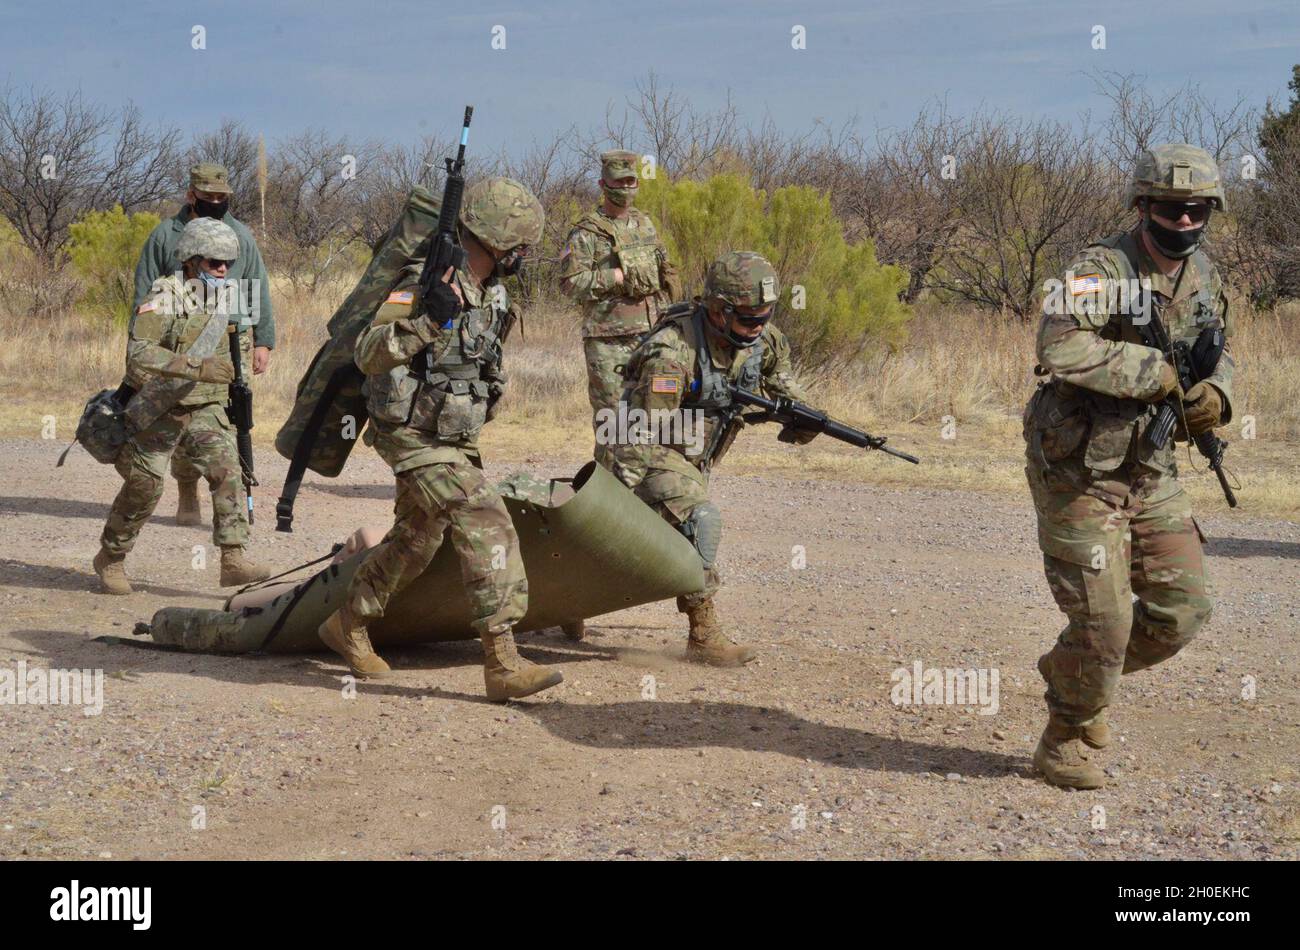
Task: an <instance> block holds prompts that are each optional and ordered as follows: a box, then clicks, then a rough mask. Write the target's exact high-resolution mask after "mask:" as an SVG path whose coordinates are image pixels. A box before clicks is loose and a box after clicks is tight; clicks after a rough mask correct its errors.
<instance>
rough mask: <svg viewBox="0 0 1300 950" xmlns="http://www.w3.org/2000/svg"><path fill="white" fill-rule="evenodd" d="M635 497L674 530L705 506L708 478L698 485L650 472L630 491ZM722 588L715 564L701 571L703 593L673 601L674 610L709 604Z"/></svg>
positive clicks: (670, 473) (678, 476)
mask: <svg viewBox="0 0 1300 950" xmlns="http://www.w3.org/2000/svg"><path fill="white" fill-rule="evenodd" d="M634 491H635V492H636V496H637V497H638V498H640V499H641V500H642V501H644V502H645V503H646V504H647V505H649V506H650V507H651V508H653V509H654V510H655V511H657V512H659V514H660V516H661V517H662V518H663V519H664V520H665V521H667V522H668V523H669V524H671V525H672V526H673V527H674V528H680V527H681V525H683V524H685V523H686V522H687V521H689V520H690V518H691V515H692V514H693V513H694V512H695V509H696V508H698V507H699V506H700V505H704V504H708V503H709V477H708V475H705V476H704V482H703V484H701V483H700V482H699V481H696V480H695V479H693V478H689V477H687V476H685V475H682V474H680V473H678V472H673V471H665V470H663V469H651V470H650V471H649V472H647V473H646V476H645V478H643V479H642V480H641V483H640V484H639V485H637V486H636V488H635V489H634ZM721 586H722V575H721V574H719V573H718V566H717V564H716V563H714V564H713V565H711V566H709V567H706V568H705V570H704V589H703V590H702V591H700V592H699V593H698V594H687V595H685V596H682V597H678V598H677V609H678V610H680V611H682V612H683V613H685V612H686V611H687V610H689V609H691V608H693V607H698V606H699V605H700V604H702V603H704V602H705V601H706V600H710V599H711V598H712V597H713V595H714V594H716V593H717V592H718V588H719V587H721Z"/></svg>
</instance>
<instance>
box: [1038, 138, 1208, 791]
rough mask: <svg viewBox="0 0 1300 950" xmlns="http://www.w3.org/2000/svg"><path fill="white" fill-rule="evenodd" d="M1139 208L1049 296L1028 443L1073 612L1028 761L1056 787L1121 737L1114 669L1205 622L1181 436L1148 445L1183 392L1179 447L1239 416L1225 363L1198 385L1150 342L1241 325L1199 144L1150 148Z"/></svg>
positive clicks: (1043, 521) (1138, 190) (1092, 776)
mask: <svg viewBox="0 0 1300 950" xmlns="http://www.w3.org/2000/svg"><path fill="white" fill-rule="evenodd" d="M1128 200H1129V204H1130V206H1131V207H1133V208H1135V209H1136V210H1137V213H1138V218H1137V221H1136V223H1135V224H1134V225H1133V227H1132V228H1131V229H1130V230H1129V231H1126V232H1124V233H1121V234H1115V235H1112V236H1110V237H1108V238H1104V239H1102V240H1100V241H1098V242H1096V243H1095V244H1092V245H1089V246H1088V247H1086V248H1085V249H1084V250H1083V251H1082V252H1081V253H1080V254H1079V255H1078V256H1076V257H1075V259H1074V260H1073V262H1072V263H1071V264H1070V266H1069V268H1068V269H1067V273H1066V274H1065V279H1064V282H1063V293H1062V294H1057V295H1053V294H1050V293H1049V296H1048V299H1047V301H1046V302H1045V304H1044V308H1043V317H1042V323H1041V324H1040V327H1039V333H1038V361H1039V364H1040V365H1039V367H1038V370H1037V372H1038V373H1039V375H1043V376H1046V377H1047V381H1046V382H1044V383H1043V384H1041V385H1040V386H1039V388H1038V390H1037V392H1035V394H1034V396H1033V397H1032V398H1031V400H1030V402H1029V405H1028V406H1027V407H1026V409H1025V417H1024V424H1025V427H1024V434H1025V438H1026V440H1027V443H1028V444H1027V450H1026V451H1027V465H1026V468H1025V473H1026V475H1027V477H1028V479H1029V485H1030V490H1031V492H1032V495H1033V500H1034V506H1035V509H1036V510H1037V516H1038V543H1039V547H1040V548H1041V549H1042V552H1043V566H1044V569H1045V571H1046V574H1047V582H1048V585H1049V586H1050V587H1051V590H1052V595H1053V597H1054V598H1055V599H1056V603H1057V606H1058V607H1059V608H1060V610H1061V612H1062V613H1064V614H1065V615H1066V617H1067V619H1068V624H1067V626H1066V628H1065V629H1064V630H1063V631H1062V632H1061V634H1060V636H1059V637H1058V638H1057V641H1056V644H1055V645H1054V646H1053V647H1052V649H1051V650H1050V651H1048V652H1047V653H1045V654H1044V655H1043V656H1042V657H1041V658H1040V659H1039V661H1038V670H1039V672H1040V673H1041V674H1042V676H1043V679H1044V680H1045V681H1046V683H1047V692H1046V694H1045V697H1044V698H1045V699H1046V701H1047V710H1048V722H1047V728H1046V729H1045V730H1044V732H1043V736H1042V739H1041V741H1040V742H1039V744H1038V748H1037V751H1036V752H1035V753H1034V764H1035V766H1037V768H1038V769H1039V771H1040V772H1042V773H1043V775H1044V776H1045V777H1046V778H1047V781H1048V782H1050V783H1052V784H1053V785H1062V786H1070V787H1074V788H1098V787H1100V786H1101V785H1102V784H1103V783H1104V781H1105V775H1104V773H1103V772H1102V769H1101V767H1100V766H1099V765H1098V763H1097V756H1096V755H1095V753H1094V752H1092V751H1091V750H1099V749H1104V748H1105V747H1106V746H1107V745H1109V744H1110V741H1111V730H1110V727H1109V725H1108V724H1107V709H1108V707H1109V706H1110V705H1111V703H1112V702H1113V701H1114V699H1115V697H1116V695H1117V693H1118V690H1119V685H1120V677H1121V675H1125V674H1129V673H1137V672H1139V671H1141V670H1145V669H1147V668H1148V667H1151V666H1154V665H1155V664H1157V663H1161V662H1163V661H1165V660H1167V659H1169V658H1170V657H1172V656H1173V655H1174V654H1176V653H1177V652H1178V651H1179V650H1181V649H1182V648H1183V647H1184V646H1186V645H1187V644H1188V643H1189V642H1190V641H1191V640H1192V638H1193V637H1195V636H1196V633H1197V631H1198V630H1200V628H1201V626H1202V625H1203V624H1204V623H1205V621H1206V619H1207V618H1208V617H1209V615H1210V608H1211V600H1210V595H1209V593H1208V592H1207V589H1206V575H1205V558H1204V554H1203V552H1202V550H1201V544H1202V542H1203V540H1204V538H1203V537H1202V536H1201V532H1200V529H1199V528H1198V527H1197V524H1196V522H1195V520H1194V519H1193V517H1192V507H1191V504H1190V502H1189V501H1188V498H1187V495H1186V494H1185V493H1184V491H1183V489H1182V487H1181V485H1180V484H1179V482H1178V467H1177V464H1176V457H1177V454H1176V445H1175V440H1169V441H1167V442H1164V443H1162V444H1158V445H1156V444H1153V443H1156V442H1159V440H1154V439H1147V438H1144V436H1145V435H1146V432H1147V429H1148V427H1149V426H1151V425H1152V423H1153V422H1154V421H1155V419H1156V417H1157V412H1158V407H1159V405H1160V404H1161V403H1162V402H1164V401H1165V400H1166V399H1167V397H1169V396H1170V395H1171V394H1178V395H1179V397H1180V398H1179V403H1180V406H1181V408H1180V411H1179V413H1178V417H1179V418H1178V431H1177V436H1176V441H1182V442H1186V441H1187V440H1188V436H1189V434H1190V435H1191V436H1192V437H1195V436H1197V435H1199V434H1201V433H1203V432H1206V431H1208V430H1209V429H1212V428H1214V427H1216V426H1219V425H1223V424H1224V423H1226V422H1228V421H1229V420H1230V419H1231V418H1232V377H1233V363H1232V357H1231V355H1230V354H1229V353H1228V352H1227V351H1226V350H1225V351H1224V353H1223V355H1222V356H1221V357H1220V358H1219V362H1218V366H1217V368H1216V369H1215V370H1214V372H1213V373H1212V374H1211V375H1210V376H1209V377H1208V378H1207V379H1205V380H1204V381H1202V382H1198V383H1196V384H1195V385H1194V386H1192V387H1191V388H1190V389H1188V390H1187V392H1185V393H1183V392H1181V390H1180V387H1179V382H1178V377H1177V375H1176V374H1175V372H1174V370H1173V368H1172V367H1171V365H1170V363H1169V361H1168V360H1167V358H1166V356H1167V354H1165V353H1162V352H1161V351H1160V350H1158V349H1155V348H1153V347H1150V346H1146V345H1144V344H1143V343H1142V342H1141V335H1140V333H1139V330H1138V327H1139V326H1141V325H1142V323H1139V321H1143V322H1144V321H1147V320H1159V321H1162V322H1163V324H1164V325H1165V327H1166V329H1167V331H1168V337H1169V340H1170V341H1171V342H1172V343H1173V344H1174V345H1175V346H1177V345H1179V344H1189V345H1190V344H1192V343H1193V342H1195V341H1196V340H1197V339H1198V338H1199V337H1201V336H1202V335H1203V334H1205V333H1207V332H1209V333H1210V334H1213V333H1215V332H1216V331H1217V332H1221V333H1222V334H1223V335H1224V336H1225V337H1227V336H1229V335H1230V334H1231V331H1232V325H1231V322H1230V318H1229V308H1228V299H1227V296H1226V295H1225V293H1224V288H1223V282H1222V281H1221V280H1220V279H1219V275H1218V272H1217V271H1216V270H1215V268H1214V265H1213V264H1212V263H1211V261H1210V259H1209V257H1208V256H1207V255H1206V253H1205V251H1204V250H1203V249H1202V248H1201V242H1202V240H1203V238H1204V236H1205V229H1206V227H1207V226H1208V224H1209V221H1210V218H1211V216H1212V214H1213V212H1214V211H1215V210H1219V211H1222V210H1223V208H1224V194H1223V186H1222V184H1221V183H1220V181H1219V169H1218V166H1217V165H1216V164H1215V162H1214V159H1213V158H1211V157H1210V156H1209V155H1208V154H1207V153H1206V152H1205V151H1203V150H1202V149H1199V148H1195V147H1193V146H1191V145H1186V144H1175V145H1157V146H1155V147H1154V148H1151V149H1148V150H1145V151H1143V152H1142V153H1141V154H1140V155H1139V156H1138V159H1137V164H1136V168H1135V170H1134V175H1133V180H1132V183H1131V185H1130V187H1129V192H1128Z"/></svg>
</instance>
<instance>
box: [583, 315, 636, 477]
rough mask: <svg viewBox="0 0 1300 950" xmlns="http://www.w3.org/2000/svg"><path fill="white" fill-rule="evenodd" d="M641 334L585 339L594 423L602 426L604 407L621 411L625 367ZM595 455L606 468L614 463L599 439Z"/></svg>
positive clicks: (584, 345)
mask: <svg viewBox="0 0 1300 950" xmlns="http://www.w3.org/2000/svg"><path fill="white" fill-rule="evenodd" d="M638 340H640V337H639V336H638V335H636V334H632V335H631V336H610V337H587V338H586V339H585V340H583V341H582V349H583V353H584V355H585V356H586V358H587V401H588V402H590V403H591V413H592V416H591V425H592V428H593V429H597V428H598V427H599V424H600V423H599V419H600V417H599V416H598V415H597V413H599V412H600V411H601V410H602V409H604V410H609V411H611V412H617V411H618V401H619V399H620V398H621V397H622V395H623V370H624V368H625V367H626V366H627V364H628V363H629V362H630V361H631V359H632V354H633V353H634V352H635V351H636V347H637V341H638ZM593 456H594V458H595V459H596V461H597V462H599V463H600V464H601V465H604V466H605V467H606V468H611V467H612V465H613V455H612V454H611V453H610V452H609V451H608V449H607V447H606V446H604V445H602V444H601V443H600V441H599V440H597V442H596V448H595V451H594V453H593Z"/></svg>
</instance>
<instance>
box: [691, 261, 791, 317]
mask: <svg viewBox="0 0 1300 950" xmlns="http://www.w3.org/2000/svg"><path fill="white" fill-rule="evenodd" d="M780 294H781V281H780V278H778V277H777V275H776V268H774V267H773V266H772V265H771V264H770V263H768V261H767V258H765V257H763V256H762V255H761V254H755V253H754V252H753V251H729V252H728V253H726V254H723V255H722V256H721V257H719V258H718V259H717V260H716V261H714V262H713V263H712V264H710V265H709V269H708V271H707V272H706V273H705V275H704V299H705V300H725V301H727V302H728V303H730V304H731V305H732V306H734V307H763V306H766V305H767V304H771V303H776V299H777V297H779V296H780Z"/></svg>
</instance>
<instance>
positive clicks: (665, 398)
mask: <svg viewBox="0 0 1300 950" xmlns="http://www.w3.org/2000/svg"><path fill="white" fill-rule="evenodd" d="M779 294H780V287H779V285H778V281H777V275H776V271H775V270H774V269H773V268H772V265H771V264H769V263H768V262H767V261H766V260H764V259H763V258H762V257H760V256H759V255H757V254H753V253H749V252H747V251H741V252H732V253H729V254H724V255H723V256H722V257H721V258H719V259H718V260H717V261H715V262H714V263H713V264H712V265H710V267H709V269H708V273H707V274H706V276H705V284H704V296H703V298H701V299H699V300H697V302H696V306H695V308H694V309H693V310H691V311H689V312H685V313H681V314H677V315H673V316H669V317H667V318H665V319H664V320H663V321H662V322H661V323H660V324H659V325H658V326H657V327H656V328H655V329H654V330H653V331H652V332H651V333H650V334H648V335H647V336H646V338H645V340H644V341H643V342H642V343H641V345H640V346H639V347H638V348H637V349H636V351H635V352H634V353H633V355H632V357H631V359H630V360H629V361H628V364H627V370H626V381H625V388H624V391H623V401H624V403H625V404H626V407H627V412H628V414H629V419H630V418H631V415H632V413H634V412H635V411H636V410H641V411H642V412H644V413H647V414H649V413H652V412H655V411H656V410H658V411H659V412H660V413H677V414H680V418H682V419H683V420H684V425H683V426H681V427H679V429H678V432H677V434H678V436H680V438H679V440H678V441H677V442H672V441H669V440H666V439H659V440H658V441H645V442H643V443H641V444H637V443H636V442H634V441H633V439H627V440H625V441H623V442H622V443H618V444H615V445H614V473H615V474H616V475H617V476H618V477H619V478H621V479H622V480H623V482H624V483H626V484H627V485H628V487H630V488H631V489H632V490H633V491H635V492H636V494H637V496H638V497H639V498H640V499H641V500H642V501H644V502H645V503H646V504H648V505H650V506H651V507H652V508H654V509H655V510H656V511H657V512H659V514H660V515H662V516H663V517H664V518H665V519H666V520H667V521H669V522H670V523H671V524H673V525H674V526H675V527H677V528H678V530H680V531H681V532H682V533H683V534H684V535H686V537H687V538H689V539H690V540H691V542H692V543H693V544H694V545H695V548H696V550H697V551H698V552H699V554H700V557H701V558H702V559H703V561H704V568H705V588H704V590H703V591H701V592H700V593H698V594H691V595H689V596H686V597H679V598H678V599H677V609H678V610H680V611H681V612H683V613H685V614H686V615H687V618H688V619H689V622H690V637H689V640H688V642H687V656H688V657H689V658H690V659H693V660H697V661H700V662H703V663H709V664H712V665H715V666H741V665H743V664H745V663H748V662H749V661H750V660H752V659H753V658H754V651H753V650H751V649H750V648H749V647H745V646H740V645H737V644H736V643H733V642H732V641H731V640H730V639H729V638H728V637H727V636H726V634H725V633H724V632H723V630H722V627H721V625H720V624H719V622H718V618H717V611H716V609H715V607H714V594H715V593H717V590H718V588H719V587H720V586H721V578H720V576H719V574H718V568H717V552H718V543H719V541H720V540H721V533H722V515H721V513H720V512H719V511H718V509H717V507H716V506H715V505H714V504H713V502H711V501H710V500H709V473H710V472H711V471H712V470H713V467H714V466H715V465H716V464H717V463H718V461H719V460H720V459H721V458H722V456H723V455H724V454H725V453H726V451H727V449H728V448H729V447H730V446H731V443H732V441H733V440H734V439H735V437H736V433H737V432H738V431H739V430H740V427H741V426H742V425H743V421H742V419H741V416H740V413H741V410H742V407H741V406H740V405H739V404H738V403H736V402H734V401H733V400H732V399H731V395H730V391H729V390H728V388H727V385H728V384H729V383H736V384H738V385H740V386H741V387H742V388H744V389H748V390H751V391H753V392H762V393H763V394H764V395H766V396H768V397H769V398H772V397H775V396H786V397H788V398H790V399H795V400H799V401H803V400H804V395H803V391H802V390H801V389H800V387H799V385H798V383H796V381H795V379H794V373H793V370H792V369H791V365H790V345H789V343H788V342H787V341H786V338H785V335H784V334H782V333H781V331H780V330H778V329H777V328H776V327H775V326H773V325H772V324H770V323H769V322H768V321H769V320H770V319H771V318H772V314H773V312H774V311H775V309H776V301H777V298H778V296H779ZM660 418H661V419H662V418H663V416H662V415H661V416H660ZM697 423H698V424H699V425H701V426H702V429H701V430H698V431H699V435H700V436H701V438H700V439H699V440H698V441H696V440H692V439H691V438H690V437H689V436H687V434H686V433H688V432H689V431H690V430H691V427H692V426H693V425H695V424H697ZM659 432H660V434H662V432H663V430H662V429H661V430H659ZM815 436H816V433H815V432H811V431H802V430H795V429H785V430H782V432H781V435H780V439H781V441H783V442H795V443H800V444H802V443H805V442H808V441H810V440H811V439H812V438H814V437H815Z"/></svg>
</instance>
